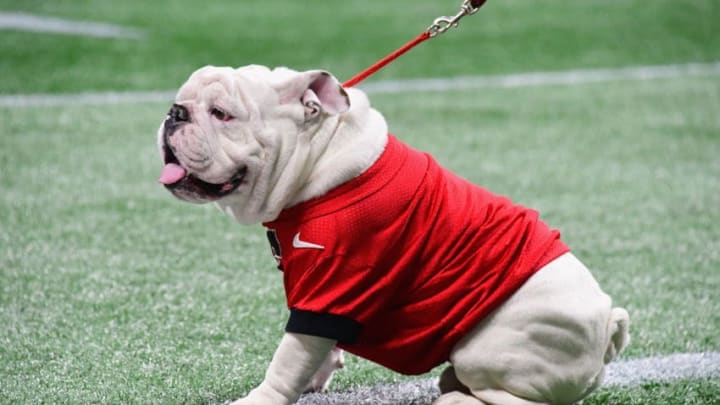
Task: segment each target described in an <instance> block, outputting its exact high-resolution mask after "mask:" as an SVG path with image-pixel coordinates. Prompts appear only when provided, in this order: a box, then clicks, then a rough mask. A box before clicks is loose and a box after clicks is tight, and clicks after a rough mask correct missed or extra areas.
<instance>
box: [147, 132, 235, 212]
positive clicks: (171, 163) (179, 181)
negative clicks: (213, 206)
mask: <svg viewBox="0 0 720 405" xmlns="http://www.w3.org/2000/svg"><path fill="white" fill-rule="evenodd" d="M163 155H164V160H165V166H164V167H163V169H162V172H161V173H160V178H159V179H158V181H159V182H160V183H161V184H162V185H164V186H165V188H167V189H168V190H170V191H171V192H172V193H173V194H175V195H176V196H177V197H179V198H182V199H185V200H190V201H200V202H204V201H214V200H217V199H219V198H221V197H224V196H226V195H228V194H230V193H232V192H233V191H235V190H237V188H238V187H240V185H241V184H243V181H244V180H245V175H246V174H247V167H245V166H242V167H240V168H239V169H238V171H237V172H236V173H235V174H234V175H233V176H232V177H231V178H230V179H229V180H228V181H226V182H224V183H220V184H216V183H208V182H206V181H203V180H201V179H200V178H198V177H197V176H195V175H193V174H191V173H188V171H187V170H185V168H184V167H182V165H181V164H180V161H179V160H178V158H177V157H176V156H175V154H174V153H173V152H172V150H171V149H170V148H169V147H168V146H167V145H165V146H164V147H163Z"/></svg>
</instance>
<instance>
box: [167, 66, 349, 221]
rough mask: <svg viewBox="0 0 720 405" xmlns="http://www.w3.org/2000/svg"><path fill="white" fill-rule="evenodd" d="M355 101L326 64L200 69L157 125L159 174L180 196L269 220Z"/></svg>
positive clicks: (248, 218) (242, 218)
mask: <svg viewBox="0 0 720 405" xmlns="http://www.w3.org/2000/svg"><path fill="white" fill-rule="evenodd" d="M349 107H350V99H349V97H348V95H347V93H346V92H345V90H344V89H343V88H342V86H341V85H340V84H339V83H338V81H337V80H336V79H335V78H334V77H333V76H332V75H330V74H329V73H327V72H325V71H320V70H313V71H307V72H296V71H293V70H290V69H286V68H276V69H273V70H270V69H268V68H266V67H264V66H254V65H253V66H246V67H242V68H239V69H232V68H228V67H213V66H207V67H204V68H201V69H199V70H197V71H196V72H194V73H193V74H192V75H191V76H190V78H189V79H188V80H187V82H186V83H185V84H184V85H183V86H182V87H181V88H180V90H179V91H178V93H177V96H176V97H175V102H174V104H173V105H172V107H171V108H170V111H169V112H168V114H167V117H166V118H165V120H164V121H163V123H162V125H161V126H160V128H159V130H158V134H157V142H158V147H159V149H160V154H161V156H162V159H163V164H164V166H163V169H162V172H161V174H160V178H159V181H160V183H162V184H163V185H164V186H165V187H166V188H167V189H168V190H169V191H170V192H172V193H173V194H174V195H175V196H176V197H177V198H179V199H181V200H185V201H189V202H194V203H204V202H210V201H215V202H218V205H220V207H221V208H223V209H225V210H226V211H228V210H232V212H230V214H231V215H232V216H234V217H235V218H236V219H237V220H238V221H240V222H243V223H255V222H259V221H265V220H270V219H272V218H269V217H272V216H273V215H276V214H277V213H278V212H279V210H280V209H282V208H283V207H284V206H286V205H287V204H288V203H289V201H291V200H292V199H293V192H295V191H297V188H298V187H299V184H302V183H303V180H304V179H305V178H307V176H309V175H310V172H311V167H312V165H313V163H314V160H315V159H317V157H318V156H319V155H320V154H321V153H322V151H323V150H324V149H325V148H326V146H327V144H328V143H329V142H330V140H331V137H332V133H333V131H334V130H335V129H336V128H337V126H338V124H339V121H340V117H341V115H342V114H343V113H344V112H346V111H347V110H348V109H349Z"/></svg>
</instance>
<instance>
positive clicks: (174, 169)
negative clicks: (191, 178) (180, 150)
mask: <svg viewBox="0 0 720 405" xmlns="http://www.w3.org/2000/svg"><path fill="white" fill-rule="evenodd" d="M185 174H186V173H185V169H183V168H182V167H181V166H180V165H177V164H175V163H168V164H166V165H165V167H163V171H162V173H160V178H159V179H158V181H159V182H160V183H162V184H166V185H171V184H175V183H177V182H178V181H180V180H182V179H183V177H185Z"/></svg>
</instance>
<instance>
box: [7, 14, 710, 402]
mask: <svg viewBox="0 0 720 405" xmlns="http://www.w3.org/2000/svg"><path fill="white" fill-rule="evenodd" d="M18 3H19V4H18ZM308 4H312V6H309V5H308ZM457 6H458V2H457V1H455V0H444V1H427V2H417V1H410V0H402V1H400V0H395V1H392V2H386V1H372V2H334V1H330V0H322V1H320V0H316V1H314V2H312V3H301V2H290V1H283V2H280V1H278V2H272V3H271V2H266V1H259V0H253V1H243V2H241V3H240V2H232V1H229V0H224V1H215V2H194V1H190V0H183V1H169V0H167V1H153V2H140V1H126V2H110V1H99V0H97V1H70V0H60V1H53V2H47V1H41V0H34V1H24V2H21V3H20V2H17V1H12V0H0V12H3V11H6V12H7V11H23V12H30V13H37V14H42V15H52V16H56V17H63V18H71V19H80V20H91V21H101V22H106V23H115V24H122V25H126V26H131V27H134V28H137V29H140V30H143V31H144V32H145V38H144V39H142V40H132V39H98V38H84V37H78V36H66V35H53V34H47V33H29V32H14V31H13V32H11V31H2V32H0V77H2V80H0V93H2V94H27V93H73V92H92V91H108V90H114V91H127V90H158V89H159V90H166V89H172V88H175V87H177V86H178V85H179V84H180V83H181V82H182V81H183V80H184V79H185V78H186V77H187V75H188V74H189V73H190V72H191V71H192V70H194V69H195V68H197V67H199V66H202V65H204V64H216V65H225V64H229V65H242V64H247V63H262V64H267V65H276V64H282V65H288V66H291V67H294V68H298V69H305V68H315V67H322V68H326V69H329V70H331V71H333V72H334V73H336V74H337V75H338V77H339V78H341V79H343V78H347V77H350V76H351V75H352V74H354V73H356V72H357V71H359V70H360V69H362V68H364V67H365V66H366V65H368V64H369V63H371V62H373V61H374V60H375V59H377V58H379V57H380V56H383V55H384V54H386V53H387V52H389V51H390V50H392V49H394V47H396V46H399V45H400V44H402V43H404V42H405V41H407V40H409V39H410V38H412V37H413V36H414V35H416V34H417V33H418V32H419V31H420V30H422V29H423V28H424V27H425V26H427V25H428V24H429V22H430V21H431V20H432V19H433V18H434V17H436V16H438V15H441V14H450V13H453V12H454V11H455V10H456V8H457ZM718 20H720V5H719V3H718V2H716V1H713V0H707V1H703V0H694V1H687V2H684V3H683V4H682V6H679V4H678V2H676V1H670V0H653V1H652V2H648V1H640V0H627V1H605V0H585V1H582V2H566V1H560V0H537V1H523V0H514V1H513V0H502V1H498V0H494V1H493V0H490V2H489V4H488V5H487V6H486V8H484V9H483V10H482V11H481V12H480V13H479V14H478V15H476V16H474V17H471V19H469V20H467V21H464V22H463V23H462V25H461V29H459V30H457V31H455V32H453V33H451V34H448V35H447V36H445V37H442V38H440V39H437V40H433V41H431V42H429V43H427V44H424V45H422V46H421V47H420V48H418V49H417V50H414V51H413V52H411V53H410V54H409V55H408V56H407V57H406V58H403V59H400V60H399V61H398V62H396V64H394V65H392V66H391V67H389V68H388V69H387V70H386V71H384V72H382V73H381V74H380V75H379V76H378V77H377V80H380V79H389V78H394V79H398V78H417V77H452V76H458V75H478V74H501V73H511V72H523V71H537V70H564V69H580V68H599V67H603V68H604V67H619V66H634V65H647V64H673V63H687V62H705V61H718V60H720V39H719V38H720V28H719V26H718V25H717V21H718ZM373 80H375V78H373ZM372 100H373V103H374V104H375V106H376V107H377V108H379V109H380V110H381V111H383V113H384V114H385V116H386V118H387V119H388V121H389V124H390V128H391V130H392V131H393V132H394V133H395V134H396V135H398V136H399V137H400V138H401V139H403V140H405V141H407V142H408V143H410V144H412V145H413V146H415V147H417V148H419V149H423V150H427V151H430V152H432V153H433V154H434V155H435V156H436V157H437V158H438V160H439V161H441V162H442V163H443V164H444V165H446V166H448V167H450V168H452V169H454V170H455V171H457V172H459V173H460V174H462V175H463V176H465V177H467V178H469V179H471V180H473V181H475V182H477V183H479V184H482V185H484V186H486V187H488V188H490V189H491V190H494V191H496V192H498V193H501V194H506V195H509V196H511V197H512V198H513V199H514V200H515V201H517V202H520V203H522V204H525V205H529V206H532V207H536V208H538V209H539V210H540V211H541V213H542V215H543V218H544V219H545V220H546V221H547V222H549V223H550V224H551V225H552V226H554V227H557V228H559V229H561V230H562V232H563V237H564V239H565V240H566V241H567V242H568V243H569V244H570V245H571V246H572V248H573V250H574V251H575V253H576V254H577V255H578V256H579V257H581V258H582V259H583V260H584V261H585V262H586V263H587V264H588V266H589V267H590V268H591V269H593V270H594V273H595V275H596V277H597V278H598V280H599V281H600V283H601V284H602V285H603V286H604V289H605V290H606V291H608V292H609V293H610V294H611V295H612V296H613V297H614V299H615V301H616V302H617V303H618V304H619V305H622V306H625V307H626V308H627V309H628V310H629V312H630V314H631V317H632V322H633V323H632V335H633V342H632V345H631V346H630V347H629V348H628V350H627V351H626V352H625V354H624V357H626V358H640V357H646V356H652V355H659V354H669V353H676V352H699V351H718V350H720V315H719V314H720V294H718V291H720V227H719V226H718V225H717V224H718V223H719V222H720V208H719V207H720V158H719V156H720V114H719V112H720V76H718V75H713V74H708V75H701V76H698V77H687V78H683V77H679V78H672V79H660V80H651V81H633V80H618V81H613V82H609V83H591V84H578V85H573V86H557V85H548V86H534V87H519V88H512V89H502V88H494V89H493V88H490V89H483V90H454V91H447V92H413V93H401V94H394V95H382V94H377V95H374V96H373V98H372ZM168 103H169V100H168ZM168 103H124V104H118V105H68V106H57V107H23V108H15V107H6V108H0V190H2V192H0V325H3V327H2V328H0V403H9V404H25V403H53V404H54V403H58V404H80V403H82V404H85V403H138V404H146V403H156V404H176V403H189V404H201V403H217V402H222V401H224V400H227V399H230V398H234V397H237V396H239V395H242V394H243V393H245V392H247V391H248V390H249V389H250V388H252V387H253V386H254V385H256V384H257V383H258V382H259V381H260V380H261V378H262V375H263V373H264V367H265V366H266V364H267V362H268V360H269V358H270V356H271V354H272V352H273V350H274V347H275V344H276V342H277V341H278V339H279V338H280V336H281V333H282V328H283V326H284V322H285V320H286V317H287V310H286V309H285V306H284V297H283V292H282V285H281V283H282V280H281V274H280V273H279V272H278V271H276V270H274V268H275V266H274V260H273V259H272V256H271V254H270V249H269V247H268V246H267V242H266V240H265V236H264V232H263V229H262V228H261V227H241V226H238V225H236V224H233V223H232V222H231V221H230V220H228V219H227V218H226V217H225V216H224V215H222V214H221V213H220V212H219V211H218V210H216V209H215V208H213V207H210V206H203V207H198V206H193V205H189V204H184V203H180V202H178V201H175V200H174V199H173V198H171V196H170V195H169V193H167V192H166V191H165V190H163V189H162V187H160V186H158V184H157V183H156V178H157V175H158V174H159V171H160V162H159V161H158V157H157V152H156V150H155V146H154V144H155V139H154V132H155V130H156V128H157V126H158V125H159V123H160V121H161V120H162V119H163V116H164V114H165V112H166V111H167V108H168ZM348 360H349V364H348V365H347V367H346V368H345V370H343V371H342V372H341V373H339V375H338V376H337V378H336V380H335V383H334V386H333V389H335V390H344V389H351V388H353V387H357V386H366V385H373V384H378V383H390V382H394V381H401V380H406V379H407V377H401V376H398V375H396V374H393V373H391V372H389V371H387V370H384V369H382V368H380V367H378V366H375V365H373V364H371V363H369V362H366V361H364V360H361V359H358V358H355V357H350V358H349V359H348ZM436 373H437V371H436V372H435V374H436ZM718 397H720V379H718V378H715V377H714V378H709V379H700V380H682V381H676V382H671V383H659V382H653V383H647V384H643V385H641V386H636V387H626V388H617V387H614V388H604V389H602V390H600V391H598V392H597V393H595V394H594V395H593V396H591V397H590V398H589V399H588V400H586V401H585V402H584V403H585V404H658V403H663V404H713V403H716V402H715V401H717V398H718Z"/></svg>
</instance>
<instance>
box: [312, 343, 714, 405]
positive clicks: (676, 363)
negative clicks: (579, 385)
mask: <svg viewBox="0 0 720 405" xmlns="http://www.w3.org/2000/svg"><path fill="white" fill-rule="evenodd" d="M340 372H341V373H342V371H340ZM718 377H720V353H718V352H705V353H678V354H671V355H667V356H656V357H647V358H642V359H631V360H623V361H616V362H613V363H610V364H609V365H608V368H607V375H606V377H605V382H604V384H603V386H604V387H605V388H608V387H621V386H636V385H639V384H642V383H646V382H671V381H677V380H681V379H702V378H718ZM438 395H439V391H438V389H437V379H436V378H430V379H421V380H418V381H410V382H405V383H401V384H393V385H378V386H374V387H362V388H358V389H355V390H353V391H346V392H331V393H327V394H310V395H306V396H304V397H302V398H301V399H300V401H298V405H320V404H322V405H341V404H342V405H350V404H377V405H390V404H393V405H396V404H416V405H420V404H430V403H431V402H432V401H433V400H434V399H435V398H437V396H438Z"/></svg>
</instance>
